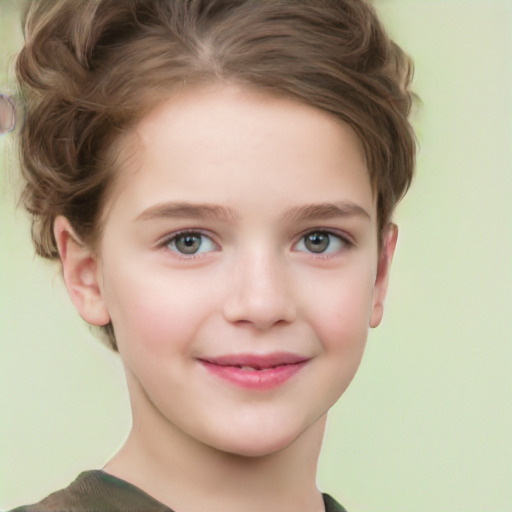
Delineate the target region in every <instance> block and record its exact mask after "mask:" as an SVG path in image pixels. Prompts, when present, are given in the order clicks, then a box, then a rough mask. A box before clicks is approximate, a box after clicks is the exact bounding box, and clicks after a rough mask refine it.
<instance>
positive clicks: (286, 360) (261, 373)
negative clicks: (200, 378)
mask: <svg viewBox="0 0 512 512" xmlns="http://www.w3.org/2000/svg"><path fill="white" fill-rule="evenodd" d="M308 361H309V359H308V358H305V357H303V356H299V355H296V354H290V353H275V354H268V355H253V354H235V355H226V356H221V357H216V358H211V359H199V362H200V363H201V364H202V365H203V367H205V368H206V369H207V370H208V371H209V372H210V373H211V374H213V375H215V376H216V377H219V378H221V379H223V380H225V381H228V382H230V383H231V384H235V385H237V386H240V387H243V388H247V389H253V390H262V391H264V390H269V389H273V388H276V387H278V386H280V385H282V384H284V383H285V382H286V381H288V380H289V379H291V378H292V377H293V376H294V375H295V374H296V373H298V372H299V371H300V370H301V369H302V368H304V366H306V364H307V363H308Z"/></svg>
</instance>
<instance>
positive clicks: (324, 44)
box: [16, 0, 416, 346]
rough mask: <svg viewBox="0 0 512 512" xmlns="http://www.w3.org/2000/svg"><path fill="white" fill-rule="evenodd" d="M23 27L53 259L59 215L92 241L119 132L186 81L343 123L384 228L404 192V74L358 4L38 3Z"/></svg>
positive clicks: (369, 10) (370, 12) (35, 205)
mask: <svg viewBox="0 0 512 512" xmlns="http://www.w3.org/2000/svg"><path fill="white" fill-rule="evenodd" d="M24 26H25V31H24V33H25V45H24V47H23V48H22V50H21V52H20V53H19V55H18V58H17V63H16V71H17V78H18V83H19V89H20V97H21V99H22V102H23V105H24V120H23V123H22V128H21V131H20V139H21V140H20V151H21V163H22V166H21V167H22V174H23V177H24V189H23V192H22V200H23V204H24V205H25V207H26V209H27V210H28V211H29V213H30V214H31V216H32V237H33V241H34V244H35V248H36V251H37V253H38V254H40V255H41V256H43V257H46V258H50V259H56V258H58V250H57V246H56V241H55V239H54V236H53V223H54V220H55V218H56V216H58V215H64V216H65V217H67V218H68V220H69V221H70V222H71V224H72V226H73V227H74V229H75V231H76V232H77V234H78V236H79V237H80V238H81V239H82V240H83V241H84V242H85V243H87V244H90V245H91V247H93V246H94V245H95V244H96V243H97V242H98V240H99V238H100V237H101V231H102V224H101V221H102V212H103V211H104V206H105V204H106V203H107V199H108V197H109V193H110V191H111V189H112V186H113V183H114V178H115V175H116V172H117V168H118V165H117V161H118V157H119V149H120V148H118V147H117V146H116V142H118V141H119V140H120V135H121V134H122V133H125V132H126V130H128V129H129V128H130V127H132V126H134V124H136V123H137V122H138V121H139V120H140V119H141V118H142V117H143V116H144V115H145V114H146V113H148V112H149V111H150V110H151V109H152V108H153V107H155V106H156V105H158V104H159V103H161V102H162V101H164V100H165V99H166V98H168V97H169V96H170V95H172V92H173V91H175V90H176V89H178V88H182V87H186V86H188V85H191V84H202V83H215V82H230V83H236V84H239V85H241V86H242V87H244V86H245V87H249V88H255V89H258V90H263V91H267V92H268V93H270V94H274V95H284V96H287V97H291V98H294V99H296V100H298V101H301V102H303V103H306V104H308V105H311V106H313V107H316V108H319V109H322V110H324V111H327V112H329V113H330V114H332V115H334V116H336V117H337V118H338V119H340V120H342V121H343V122H345V123H348V124H349V125H350V126H351V127H352V129H353V130H354V131H355V133H356V134H357V136H358V137H359V139H360V141H361V144H362V147H363V149H364V153H365V157H366V163H367V166H368V170H369V177H370V181H371V184H372V187H373V190H374V194H375V195H376V201H377V214H378V219H379V228H380V232H382V228H383V227H384V226H385V225H386V224H387V223H388V222H389V220H390V217H391V215H392V212H393V209H394V206H395V205H396V203H397V202H398V201H399V200H400V198H401V197H402V196H403V195H404V193H405V192H406V191H407V189H408V187H409V185H410V182H411V179H412V175H413V169H414V160H415V151H416V143H415V137H414V132H413V130H412V128H411V125H410V123H409V121H408V115H409V112H410V109H411V105H412V101H413V94H412V93H411V91H410V89H409V87H410V82H411V79H412V73H413V67H412V63H411V61H410V59H409V58H408V57H407V56H406V54H405V53H404V52H403V51H402V50H401V49H400V48H399V47H398V46H397V45H396V44H395V43H394V42H393V41H392V40H390V38H389V37H388V36H387V34H386V32H385V31H384V29H383V27H382V26H381V24H380V22H379V20H378V18H377V16H376V13H375V11H374V9H373V7H372V6H371V5H370V3H369V2H368V1H366V0H123V1H119V0H34V1H33V2H32V3H31V5H30V7H29V9H28V11H27V13H26V16H25V25H24ZM112 344H113V346H115V341H114V340H112Z"/></svg>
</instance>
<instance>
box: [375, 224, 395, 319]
mask: <svg viewBox="0 0 512 512" xmlns="http://www.w3.org/2000/svg"><path fill="white" fill-rule="evenodd" d="M397 239H398V228H397V226H396V225H395V224H389V225H388V226H387V227H386V231H385V233H384V237H383V243H382V248H381V250H380V254H379V261H378V264H377V275H376V277H375V285H374V287H373V296H372V311H371V315H370V327H377V326H378V325H379V324H380V322H381V320H382V316H383V314H384V299H385V298H386V293H387V291H388V280H389V271H390V267H391V261H392V259H393V254H394V253H395V247H396V241H397Z"/></svg>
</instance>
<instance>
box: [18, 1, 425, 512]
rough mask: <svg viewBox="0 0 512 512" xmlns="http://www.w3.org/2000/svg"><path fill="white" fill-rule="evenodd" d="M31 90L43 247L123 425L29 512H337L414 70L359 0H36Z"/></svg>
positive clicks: (29, 170) (409, 147)
mask: <svg viewBox="0 0 512 512" xmlns="http://www.w3.org/2000/svg"><path fill="white" fill-rule="evenodd" d="M25 27H26V30H25V38H26V42H25V46H24V48H23V49H22V51H21V53H20V55H19V57H18V60H17V74H18V80H19V83H20V90H21V93H22V97H23V99H24V103H25V120H24V124H23V127H22V130H21V154H22V171H23V176H24V179H25V188H24V191H23V200H24V204H25V206H26V208H27V209H28V211H29V212H30V213H31V215H32V219H33V239H34V243H35V247H36V251H37V252H38V254H40V255H41V256H43V257H46V258H50V259H55V260H58V261H60V262H61V265H62V272H63V277H64V280H65V283H66V286H67V289H68V291H69V294H70V297H71V299H72V301H73V302H74V304H75V306H76V307H77V309H78V311H79V313H80V315H81V316H82V317H83V318H84V319H85V320H86V321H87V322H88V323H89V324H91V325H93V326H99V327H101V329H102V330H103V333H104V335H105V337H106V339H107V340H108V343H109V344H110V346H111V347H112V349H113V350H115V351H118V352H119V355H120V357H121V360H122V362H123V365H124V368H125V372H126V379H127V384H128V389H129V394H130V401H131V408H132V416H133V426H132V430H131V433H130V435H129V437H128V439H127V441H126V443H125V444H124V446H123V447H122V448H121V449H120V451H119V452H118V453H117V454H116V455H115V456H114V457H113V458H112V459H111V460H110V461H108V462H107V463H106V465H105V467H104V468H103V469H102V470H93V471H87V472H85V473H82V474H81V475H80V476H79V477H78V478H77V480H76V481H75V482H73V483H72V484H71V485H70V486H69V487H68V488H67V489H64V490H62V491H58V492H56V493H54V494H52V495H50V496H49V497H48V498H46V499H44V500H43V501H41V502H40V503H39V504H36V505H31V506H27V507H21V508H19V509H16V510H17V511H18V512H21V511H41V512H42V511H62V510H66V511H77V512H78V511H93V510H95V511H97V510H109V511H114V510H118V511H127V510H133V511H135V510H137V511H140V510H144V511H164V510H167V511H169V510H173V511H176V512H191V511H206V510H214V511H223V512H230V511H247V512H251V511H304V512H306V511H307V512H320V511H324V510H325V511H331V512H332V511H342V510H344V509H343V507H342V506H341V505H339V504H338V503H337V502H336V501H335V500H334V499H333V498H331V497H330V496H328V495H327V494H322V493H321V492H320V491H318V489H317V488H316V483H315V480H316V464H317V459H318V455H319V451H320V445H321V442H322V437H323V432H324V427H325V422H326V416H327V412H328V410H329V408H330V407H331V406H332V405H333V404H334V403H335V402H336V401H337V399H338V398H339V397H340V396H341V395H342V394H343V392H344V391H345V389H346V388H347V386H348V385H349V383H350V381H351V380H352V378H353V376H354V374H355V372H356V370H357V368H358V365H359V362H360V360H361V357H362V354H363V350H364V345H365V341H366V336H367V331H368V327H369V326H370V327H376V326H377V325H378V324H379V323H380V321H381V318H382V313H383V302H384V298H385V295H386V288H387V281H388V275H389V268H390V263H391V259H392V256H393V252H394V248H395V243H396V239H397V228H396V226H395V225H393V224H392V223H391V216H392V213H393V209H394V206H395V205H396V203H397V201H398V200H399V199H400V198H401V197H402V196H403V194H404V193H405V191H406V190H407V188H408V186H409V184H410V180H411V177H412V171H413V164H414V153H415V144H414V135H413V132H412V129H411V127H410V125H409V122H408V121H407V115H408V113H409V109H410V104H411V94H410V92H409V90H408V86H409V82H410V78H411V64H410V62H409V60H408V59H407V58H406V57H405V55H404V54H403V53H402V51H401V50H400V49H399V48H398V47H397V46H396V45H395V44H394V43H392V42H391V41H390V40H389V39H388V37H387V36H386V34H385V32H384V31H383V29H382V27H381V26H380V24H379V22H378V20H377V18H376V16H375V13H374V11H373V10H372V8H371V7H370V5H369V4H367V3H366V2H365V1H364V0H322V1H320V0H318V1H312V0H293V1H291V0H272V1H266V0H126V1H123V2H119V1H115V0H95V1H91V0H59V1H54V0H51V1H50V0H41V1H34V2H32V5H31V7H30V8H29V11H28V14H27V17H26V25H25Z"/></svg>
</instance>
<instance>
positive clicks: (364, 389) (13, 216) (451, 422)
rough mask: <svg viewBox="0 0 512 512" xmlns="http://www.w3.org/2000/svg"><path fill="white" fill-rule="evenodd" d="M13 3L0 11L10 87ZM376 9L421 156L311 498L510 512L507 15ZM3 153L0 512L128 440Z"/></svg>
mask: <svg viewBox="0 0 512 512" xmlns="http://www.w3.org/2000/svg"><path fill="white" fill-rule="evenodd" d="M16 3H17V2H14V1H7V0H0V30H1V33H0V45H1V52H0V59H1V62H0V85H1V88H2V89H3V90H9V88H10V86H9V84H8V82H7V78H6V74H5V71H6V70H7V64H8V62H9V60H8V57H9V55H12V54H13V52H14V50H15V49H16V47H17V45H18V44H19V37H20V30H19V28H18V22H17V21H16V13H15V9H14V8H13V6H14V5H15V4H16ZM375 4H376V5H377V7H378V9H379V11H381V14H382V17H383V19H384V21H385V23H386V25H387V26H388V28H389V30H390V31H391V33H392V35H393V37H394V38H395V39H396V40H397V41H398V42H399V43H400V44H402V45H403V46H404V47H405V48H406V49H407V50H408V52H409V53H410V54H411V55H412V56H413V57H414V59H415V60H416V80H415V84H416V90H417V92H418V93H419V95H420V96H421V97H422V99H423V103H424V106H423V108H422V109H421V110H420V112H419V113H418V114H417V116H416V121H415V124H416V127H417V131H418V135H419V139H420V144H421V151H420V154H419V159H418V171H417V178H416V182H415V184H414V186H413V188H412V189H411V191H410V193H409V195H408V196H407V198H406V199H405V200H404V202H403V204H402V205H401V206H400V207H399V209H398V212H397V216H396V219H397V221H398V223H399V225H400V229H401V236H400V241H399V246H398V253H397V256H396V260H395V264H394V270H393V276H392V282H391V290H390V297H389V300H388V305H387V314H386V317H385V321H384V323H383V325H382V326H381V327H379V328H378V329H377V330H376V331H374V332H372V333H371V336H370V340H369V344H368V349H367V353H366V357H365V360H364V362H363V365H362V367H361V370H360V372H359V374H358V376H357V377H356V379H355V381H354V383H353V384H352V387H351V388H350V389H349V391H348V392H347V393H346V395H345V397H344V398H343V399H342V400H341V401H340V403H339V405H338V406H337V408H336V409H335V410H334V411H333V413H332V415H331V420H330V424H329V428H328V433H327V438H326V442H325V445H324V450H323V456H322V459H321V467H320V476H319V481H320V485H321V487H322V488H323V489H324V490H327V491H329V492H330V493H332V494H333V495H334V496H335V497H337V498H338V499H339V500H340V501H342V502H343V503H344V504H345V505H346V506H347V508H348V509H349V511H350V512H433V511H436V512H510V511H511V510H512V411H511V405H512V329H511V323H512V275H511V274H512V265H511V261H512V206H511V205H512V3H511V2H510V1H492V0H480V1H470V0H467V1H464V0H459V1H446V0H438V1H436V0H431V1H420V0H377V1H376V2H375ZM12 139H13V137H12V135H10V136H5V137H3V138H2V139H1V140H0V151H1V152H2V153H1V158H0V164H1V165H3V171H2V178H1V180H2V181H1V183H2V189H1V197H0V223H1V229H0V242H1V243H0V276H1V296H0V325H1V362H0V379H1V380H0V386H1V395H0V411H1V420H0V421H1V445H0V508H1V507H4V508H9V507H12V506H14V505H15V504H20V503H22V502H31V501H34V500H38V499H40V498H41V497H42V496H43V495H45V494H46V493H48V492H50V491H52V490H55V489H57V488H59V487H62V486H65V485H67V483H68V482H69V481H71V480H72V479H73V478H74V477H75V476H76V474H77V473H78V472H79V471H81V470H83V469H88V468H94V467H101V465H102V464H103V463H104V462H105V461H106V460H107V459H108V458H109V456H111V455H112V454H113V452H114V451H115V450H116V449H117V448H118V447H119V446H120V444H121V442H122V440H123V438H124V436H125V435H126V433H127V432H128V428H129V411H128V404H127V397H126V392H125V390H124V383H123V377H122V371H121V368H120V365H119V362H118V361H117V358H116V357H115V356H114V355H112V354H110V353H109V352H108V351H107V350H106V349H104V348H103V347H102V346H101V345H100V343H99V342H97V341H96V340H95V339H94V338H93V337H92V336H91V335H90V334H89V332H88V330H87V328H86V327H85V326H84V325H83V324H82V323H81V321H80V320H79V318H78V317H77V314H75V312H74V310H73V308H72V307H71V305H70V303H69V301H68V299H67V296H66V293H65V292H64V291H63V286H62V284H61V282H60V278H59V277H58V273H57V271H56V270H55V269H54V268H53V267H51V266H48V265H47V264H45V263H43V262H41V261H39V260H38V259H35V258H34V257H33V255H32V249H31V246H30V243H29V234H28V226H27V224H26V222H25V220H24V218H23V215H22V214H21V213H20V212H18V213H14V207H13V202H14V200H13V191H12V184H11V183H10V178H9V176H10V174H9V173H10V169H11V167H12V165H13V162H12V158H11V160H9V157H8V154H9V147H10V145H11V142H12ZM11 157H12V155H11ZM269 512H273V511H269Z"/></svg>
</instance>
